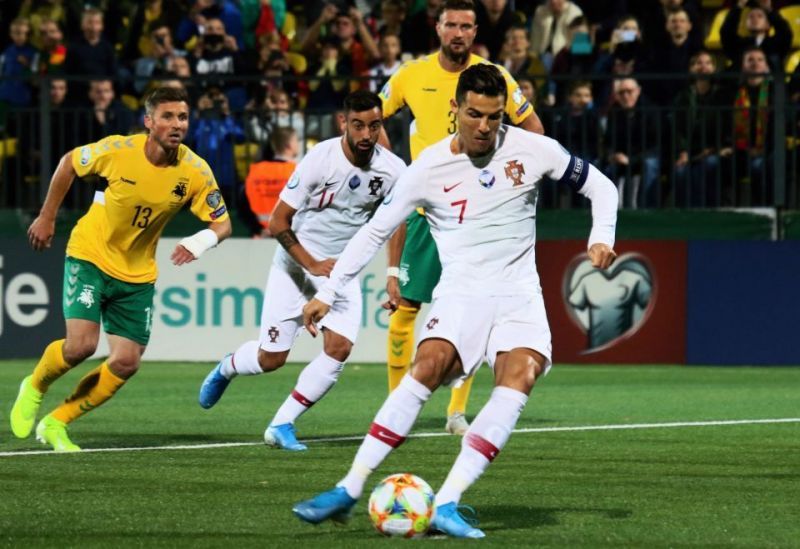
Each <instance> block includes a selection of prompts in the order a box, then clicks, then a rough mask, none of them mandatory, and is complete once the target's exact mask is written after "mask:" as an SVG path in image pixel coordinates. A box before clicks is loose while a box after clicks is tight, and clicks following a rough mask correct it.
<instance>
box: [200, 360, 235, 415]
mask: <svg viewBox="0 0 800 549" xmlns="http://www.w3.org/2000/svg"><path fill="white" fill-rule="evenodd" d="M226 360H232V356H231V355H227V356H226V357H225V358H223V359H222V360H220V361H219V364H217V365H216V366H215V367H214V369H213V370H211V372H209V374H208V375H207V376H206V378H205V379H204V380H203V384H202V385H201V386H200V396H199V397H198V401H199V402H200V406H202V407H203V408H205V409H206V410H208V409H209V408H211V407H212V406H214V404H216V403H217V401H218V400H219V399H220V398H221V397H222V393H224V392H225V389H227V388H228V384H229V383H230V382H231V380H230V379H228V378H227V377H225V376H224V375H222V372H221V371H220V370H221V369H222V365H223V364H224V363H225V361H226Z"/></svg>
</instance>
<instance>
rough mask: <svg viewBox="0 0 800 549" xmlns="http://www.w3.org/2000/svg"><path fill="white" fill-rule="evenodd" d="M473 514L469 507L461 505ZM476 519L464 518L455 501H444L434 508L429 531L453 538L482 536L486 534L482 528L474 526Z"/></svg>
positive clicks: (476, 522)
mask: <svg viewBox="0 0 800 549" xmlns="http://www.w3.org/2000/svg"><path fill="white" fill-rule="evenodd" d="M462 509H468V510H470V511H472V513H473V514H474V513H475V511H474V510H473V509H472V508H471V507H467V506H466V505H465V506H462ZM477 524H478V521H477V520H476V519H473V518H465V517H464V516H463V515H462V514H461V513H460V512H459V507H458V505H457V504H456V503H455V502H452V503H445V504H444V505H440V506H439V507H437V508H436V510H435V511H434V513H433V521H432V522H431V531H437V532H441V533H443V534H447V535H448V536H450V537H453V538H475V539H477V538H483V537H486V534H484V533H483V531H482V530H479V529H477V528H475V526H477Z"/></svg>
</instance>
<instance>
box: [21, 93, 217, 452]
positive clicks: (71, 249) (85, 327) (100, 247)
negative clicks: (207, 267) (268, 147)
mask: <svg viewBox="0 0 800 549" xmlns="http://www.w3.org/2000/svg"><path fill="white" fill-rule="evenodd" d="M188 101H189V99H188V96H187V95H186V92H185V91H183V90H177V89H173V88H158V89H156V90H154V91H153V92H152V93H151V94H150V95H149V96H148V98H147V99H146V101H145V109H146V110H145V116H144V124H145V127H146V128H147V134H142V135H134V136H130V137H125V136H121V135H113V136H110V137H107V138H105V139H103V140H101V141H99V142H97V143H93V144H90V145H85V146H83V147H78V148H76V149H74V150H73V151H71V152H69V153H67V154H65V155H64V157H63V158H62V159H61V162H60V163H59V165H58V168H56V171H55V173H54V174H53V177H52V179H51V181H50V189H49V190H48V192H47V197H46V198H45V202H44V205H43V206H42V209H41V212H40V213H39V216H38V217H37V218H36V219H34V221H33V223H32V224H31V226H30V228H29V229H28V239H29V240H30V243H31V246H33V248H34V249H35V250H43V249H45V248H49V247H50V243H51V240H52V238H53V234H54V233H55V218H56V212H57V211H58V208H59V207H60V206H61V203H62V202H63V200H64V196H66V194H67V192H68V191H69V188H70V186H71V185H72V181H73V180H74V179H75V177H76V176H77V177H84V176H87V175H89V174H94V175H98V176H100V177H102V178H104V179H105V180H107V181H108V186H107V187H106V189H105V190H104V191H98V192H96V193H95V197H94V202H93V203H92V205H91V207H90V208H89V211H88V212H87V213H86V215H84V216H83V217H82V218H81V219H80V220H78V223H77V225H76V226H75V228H74V229H73V230H72V234H71V236H70V238H69V242H68V243H67V257H66V261H65V264H64V265H65V268H64V297H63V310H64V318H65V319H66V328H67V330H66V332H67V334H66V338H64V339H58V340H56V341H53V342H52V343H51V344H50V345H48V346H47V348H46V349H45V351H44V354H43V355H42V358H41V359H40V360H39V363H38V364H37V365H36V367H35V368H34V370H33V373H32V374H31V375H29V376H28V377H26V378H25V379H24V380H22V385H21V386H20V391H19V396H17V400H16V402H15V403H14V407H13V408H12V410H11V430H12V431H13V432H14V434H15V435H16V436H17V437H19V438H25V437H27V436H28V435H29V434H30V433H31V430H32V429H33V425H34V422H35V420H36V415H37V412H38V410H39V405H40V404H41V402H42V397H43V396H44V394H45V393H46V392H47V390H48V389H49V388H50V385H51V384H52V383H53V382H54V381H56V380H57V379H58V378H59V377H61V376H62V375H64V374H65V373H66V372H67V371H69V370H70V369H71V368H74V367H75V366H77V365H78V364H80V363H81V362H83V361H84V360H86V359H87V358H88V357H90V356H92V355H93V354H94V353H95V351H96V349H97V343H98V341H99V338H100V322H101V320H102V322H103V330H104V331H105V333H106V335H107V337H108V344H109V348H110V354H109V356H108V358H107V359H106V360H105V361H103V363H102V364H100V366H98V367H97V368H95V369H94V370H92V371H91V372H89V373H88V374H86V376H85V377H84V378H83V379H81V380H80V382H79V383H78V386H77V387H76V388H75V391H74V392H73V393H72V395H71V396H70V397H68V398H67V399H66V400H65V401H64V402H63V403H62V404H61V405H60V406H58V407H57V408H56V409H55V410H53V411H52V412H51V413H49V414H48V415H46V416H45V417H44V418H42V420H41V421H40V422H39V424H38V425H37V426H36V438H37V439H39V441H41V442H43V443H46V444H49V445H50V446H52V447H53V449H54V450H55V451H57V452H75V451H78V450H80V448H79V447H78V446H77V445H76V444H74V443H73V442H72V441H71V440H70V439H69V437H68V435H67V425H68V424H70V423H71V422H73V421H75V420H76V419H78V418H79V417H81V416H82V415H84V414H86V413H87V412H90V411H92V410H94V409H95V408H97V407H98V406H100V405H101V404H103V403H104V402H106V401H107V400H108V399H109V398H111V397H112V396H113V395H114V393H116V392H117V391H118V390H119V389H120V388H121V387H122V386H123V385H124V384H125V383H126V382H127V381H128V379H130V378H131V376H133V375H134V374H135V373H136V371H137V370H138V369H139V362H140V359H141V356H142V353H143V352H144V350H145V347H146V345H147V342H148V340H149V338H150V327H151V325H152V321H153V295H154V288H155V281H156V276H157V268H156V261H155V251H156V244H157V243H158V239H159V237H160V236H161V232H162V231H163V230H164V226H165V225H166V224H167V222H168V221H169V220H170V219H172V217H173V216H174V215H175V214H176V213H177V212H178V211H180V209H181V208H182V207H183V206H184V205H186V204H189V205H190V207H191V210H192V213H193V214H194V215H195V216H197V217H198V218H199V219H201V220H203V221H206V222H208V228H207V229H203V230H202V231H200V232H198V233H197V234H195V235H192V236H190V237H187V238H184V239H183V240H181V241H180V243H179V244H178V245H177V246H176V247H175V250H174V251H173V252H172V262H173V263H174V264H175V265H183V264H185V263H189V262H191V261H194V260H195V259H197V258H199V257H200V256H201V255H202V254H203V252H205V251H206V250H208V249H209V248H211V247H213V246H216V245H217V244H218V243H219V242H220V241H222V240H224V239H225V238H227V237H228V236H230V234H231V222H230V220H229V219H228V213H227V210H226V206H225V203H224V202H223V200H222V195H221V194H220V192H219V188H218V187H217V183H216V181H215V180H214V176H213V174H212V173H211V170H210V169H209V167H208V164H206V162H205V161H203V160H202V159H201V158H200V157H198V156H197V155H195V154H194V153H193V152H192V151H190V150H189V148H188V147H186V146H185V145H182V144H181V142H182V141H183V138H184V136H185V135H186V131H187V129H188V127H189V103H188Z"/></svg>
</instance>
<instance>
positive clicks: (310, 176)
mask: <svg viewBox="0 0 800 549" xmlns="http://www.w3.org/2000/svg"><path fill="white" fill-rule="evenodd" d="M317 147H319V146H317ZM317 147H314V148H313V149H311V151H309V153H308V154H307V155H306V156H304V157H303V160H301V161H300V164H298V165H297V167H296V168H295V169H294V172H292V176H291V177H290V178H289V181H287V182H286V186H284V187H283V190H282V191H281V194H280V199H281V200H282V201H283V202H285V203H286V204H288V205H289V206H291V207H292V208H294V209H295V210H299V209H300V208H302V207H303V205H304V204H305V203H306V201H307V200H308V197H309V196H311V193H312V192H313V191H314V188H315V187H316V186H317V185H321V184H322V183H323V181H322V180H323V179H324V175H325V174H324V173H323V171H324V169H325V167H326V166H327V165H328V164H329V162H325V161H324V158H323V157H324V155H321V154H319V153H320V151H319V150H317ZM314 151H317V152H316V153H315V152H314Z"/></svg>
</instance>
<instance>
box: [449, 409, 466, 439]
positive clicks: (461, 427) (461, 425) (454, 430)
mask: <svg viewBox="0 0 800 549" xmlns="http://www.w3.org/2000/svg"><path fill="white" fill-rule="evenodd" d="M467 429H469V422H468V421H467V416H465V415H464V414H463V413H461V412H455V413H453V414H451V415H450V416H448V417H447V423H446V424H445V426H444V430H445V431H447V432H448V433H450V434H451V435H461V436H463V435H464V433H466V432H467Z"/></svg>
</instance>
